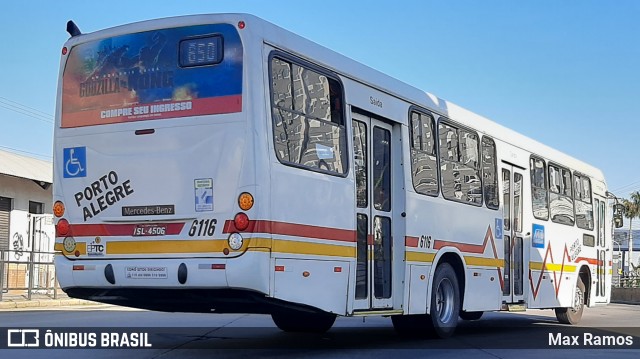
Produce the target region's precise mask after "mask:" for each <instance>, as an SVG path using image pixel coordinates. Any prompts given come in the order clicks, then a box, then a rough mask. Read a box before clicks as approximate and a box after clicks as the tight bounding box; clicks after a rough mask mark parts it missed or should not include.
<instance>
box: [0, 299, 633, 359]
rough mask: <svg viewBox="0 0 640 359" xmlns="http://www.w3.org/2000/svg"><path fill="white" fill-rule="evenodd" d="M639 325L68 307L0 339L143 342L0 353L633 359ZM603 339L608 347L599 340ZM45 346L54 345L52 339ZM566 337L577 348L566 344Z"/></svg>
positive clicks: (627, 311) (629, 313) (624, 317)
mask: <svg viewBox="0 0 640 359" xmlns="http://www.w3.org/2000/svg"><path fill="white" fill-rule="evenodd" d="M639 327H640V306H633V305H621V304H613V305H610V306H607V307H601V308H588V309H587V311H586V312H585V314H584V317H583V320H582V322H581V323H580V325H579V326H577V327H568V326H563V325H560V324H558V323H557V321H556V320H555V316H554V314H553V311H550V310H544V311H528V312H526V313H486V314H485V316H483V318H482V319H481V320H479V321H474V322H462V323H461V325H460V327H459V328H458V330H457V332H456V334H455V335H454V337H452V338H450V339H447V340H441V339H432V338H425V337H422V336H415V337H403V336H399V335H398V334H396V332H395V331H394V329H393V326H392V324H391V320H390V319H389V318H384V317H372V318H366V319H363V318H338V320H337V321H336V323H335V325H334V327H333V328H332V329H331V330H330V331H329V332H327V333H325V334H323V335H312V334H295V333H284V332H281V331H280V330H279V329H277V328H276V327H275V326H274V325H273V323H272V321H271V319H270V317H268V316H263V315H231V314H182V313H158V312H148V311H139V310H128V309H123V308H119V307H111V306H78V307H71V308H69V307H67V308H58V309H55V310H50V309H40V310H23V311H2V312H0V328H2V330H1V331H0V343H3V341H2V340H5V339H6V340H8V339H7V338H8V337H7V336H8V333H7V332H8V330H9V329H15V328H22V329H25V328H31V329H38V330H39V332H40V337H39V340H40V341H41V342H44V341H45V338H44V336H45V333H46V330H47V329H50V330H51V331H52V333H55V335H58V337H57V338H58V343H57V344H60V343H62V341H64V340H68V341H69V340H70V341H71V342H73V339H69V338H70V337H69V333H82V334H78V335H85V336H86V335H89V334H90V333H94V335H95V336H96V337H95V339H96V346H98V347H99V346H100V345H101V343H100V340H101V336H102V335H103V334H102V333H103V332H124V333H126V336H127V338H126V340H125V339H123V336H119V337H115V339H114V337H112V338H111V339H113V340H114V341H112V342H111V343H120V344H122V343H125V342H128V344H130V345H131V344H132V343H133V341H134V335H133V334H134V333H136V335H137V333H142V334H140V335H139V336H138V337H137V338H138V339H145V340H140V341H139V342H138V344H139V345H144V344H148V345H151V347H150V348H136V349H95V348H93V349H22V348H20V349H2V350H0V358H18V357H20V358H46V359H52V358H117V357H119V356H122V357H126V358H185V357H187V358H236V357H237V358H244V357H251V358H254V357H260V358H280V357H291V358H393V359H396V358H401V357H407V358H409V357H410V358H420V357H425V356H433V357H436V356H437V357H438V358H465V357H469V356H473V358H474V359H482V358H521V359H526V358H536V359H539V358H540V357H543V358H545V357H547V358H555V357H562V358H563V359H564V358H590V357H593V358H596V357H597V358H601V359H602V358H605V359H609V358H616V359H617V358H638V357H639V356H640V328H639ZM5 333H6V334H5ZM65 333H66V334H65ZM145 334H146V336H145ZM64 335H66V337H65V336H64ZM108 335H109V334H107V336H108ZM49 338H50V339H51V338H53V336H50V337H49ZM85 338H88V339H90V338H91V337H85ZM123 340H124V342H123ZM136 340H137V339H136ZM585 341H586V343H585ZM598 341H600V342H598ZM605 342H606V343H609V344H611V343H613V345H610V346H602V345H601V344H603V343H605ZM4 343H5V345H6V343H7V342H6V341H5V342H4ZM51 343H54V344H56V343H55V342H54V341H53V340H50V341H49V344H51ZM76 343H78V342H76ZM576 343H577V344H580V346H578V347H576V346H574V344H576ZM606 343H605V344H606ZM562 344H564V345H562ZM576 348H580V349H576ZM545 359H546V358H545Z"/></svg>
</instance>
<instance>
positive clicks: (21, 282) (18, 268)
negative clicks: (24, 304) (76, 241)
mask: <svg viewBox="0 0 640 359" xmlns="http://www.w3.org/2000/svg"><path fill="white" fill-rule="evenodd" d="M53 255H54V253H53V252H38V251H29V252H24V251H16V250H0V301H2V299H3V295H6V294H21V295H24V294H25V292H26V298H27V299H28V300H31V299H32V296H33V295H34V294H39V295H47V296H51V297H53V298H54V299H57V297H58V292H59V290H60V288H59V286H58V283H57V280H56V270H55V267H54V265H53Z"/></svg>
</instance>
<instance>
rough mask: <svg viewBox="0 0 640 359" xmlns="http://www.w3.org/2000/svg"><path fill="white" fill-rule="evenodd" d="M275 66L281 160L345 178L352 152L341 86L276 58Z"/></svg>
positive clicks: (276, 127)
mask: <svg viewBox="0 0 640 359" xmlns="http://www.w3.org/2000/svg"><path fill="white" fill-rule="evenodd" d="M270 66H271V67H270V70H271V108H272V119H273V139H274V145H275V151H276V155H277V157H278V160H280V162H282V163H284V164H289V165H293V166H295V167H302V168H305V169H309V170H312V171H317V172H327V173H330V174H338V175H345V174H346V171H347V154H348V151H347V148H346V147H347V140H346V130H345V126H344V115H343V106H342V98H343V94H342V86H341V85H340V82H339V81H337V80H336V79H334V78H332V77H330V76H328V75H327V74H324V73H321V72H319V71H316V70H312V69H310V68H309V67H307V66H303V65H300V64H297V63H294V62H291V61H289V60H287V59H283V58H279V57H276V56H274V57H273V58H272V60H271V64H270Z"/></svg>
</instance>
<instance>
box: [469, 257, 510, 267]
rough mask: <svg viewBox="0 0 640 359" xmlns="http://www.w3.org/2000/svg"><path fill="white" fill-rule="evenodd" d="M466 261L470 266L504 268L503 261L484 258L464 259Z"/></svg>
mask: <svg viewBox="0 0 640 359" xmlns="http://www.w3.org/2000/svg"><path fill="white" fill-rule="evenodd" d="M464 261H465V262H467V265H469V266H479V267H504V260H503V259H496V258H484V257H464Z"/></svg>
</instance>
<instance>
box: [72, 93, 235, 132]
mask: <svg viewBox="0 0 640 359" xmlns="http://www.w3.org/2000/svg"><path fill="white" fill-rule="evenodd" d="M182 102H191V109H185V110H180V111H164V112H158V113H155V114H150V115H149V116H146V115H145V116H126V115H124V116H114V117H107V118H102V117H103V116H102V114H101V113H102V112H103V111H105V110H107V109H99V110H87V111H79V112H71V113H63V114H62V121H61V126H60V127H62V128H71V127H83V126H93V125H105V124H112V123H124V122H135V121H146V120H160V119H166V118H176V117H190V116H202V115H217V114H223V113H234V112H240V111H242V95H231V96H219V97H210V98H201V99H193V100H188V101H169V102H158V103H150V104H139V105H136V106H129V107H131V108H133V107H138V106H156V105H171V104H174V103H182ZM126 108H128V107H126Z"/></svg>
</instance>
